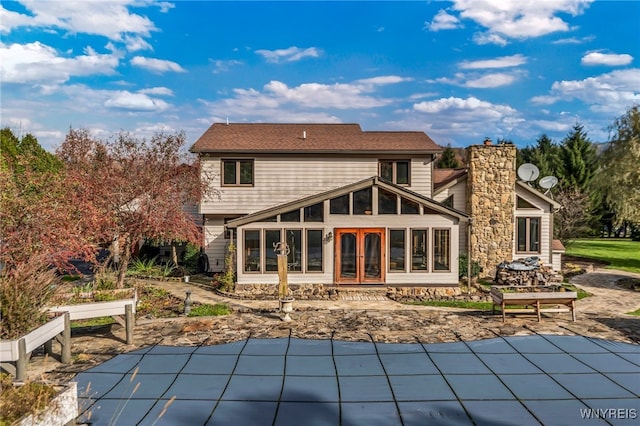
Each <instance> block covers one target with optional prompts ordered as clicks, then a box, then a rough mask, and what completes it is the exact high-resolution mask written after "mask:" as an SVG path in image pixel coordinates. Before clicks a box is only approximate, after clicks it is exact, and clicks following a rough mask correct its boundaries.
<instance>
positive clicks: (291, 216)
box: [280, 209, 300, 222]
mask: <svg viewBox="0 0 640 426" xmlns="http://www.w3.org/2000/svg"><path fill="white" fill-rule="evenodd" d="M280 222H300V209H297V210H292V211H290V212H286V213H282V214H281V215H280Z"/></svg>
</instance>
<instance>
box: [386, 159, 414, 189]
mask: <svg viewBox="0 0 640 426" xmlns="http://www.w3.org/2000/svg"><path fill="white" fill-rule="evenodd" d="M379 168H380V177H381V178H382V179H384V180H387V181H389V182H393V183H395V184H398V185H409V161H408V160H402V161H393V160H381V161H380V162H379Z"/></svg>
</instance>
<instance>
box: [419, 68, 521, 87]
mask: <svg viewBox="0 0 640 426" xmlns="http://www.w3.org/2000/svg"><path fill="white" fill-rule="evenodd" d="M522 74H523V73H522V72H519V71H512V72H501V73H488V74H479V73H471V74H465V73H461V72H459V73H456V74H454V77H453V78H450V77H440V78H437V79H435V80H427V83H439V84H451V85H454V86H460V87H469V88H473V89H489V88H495V87H501V86H508V85H510V84H512V83H513V82H515V81H516V80H518V78H519V77H520V76H521V75H522Z"/></svg>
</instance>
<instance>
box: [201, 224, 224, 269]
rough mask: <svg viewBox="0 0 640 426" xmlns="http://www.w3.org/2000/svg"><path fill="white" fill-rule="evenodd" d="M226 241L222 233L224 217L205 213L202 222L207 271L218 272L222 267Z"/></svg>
mask: <svg viewBox="0 0 640 426" xmlns="http://www.w3.org/2000/svg"><path fill="white" fill-rule="evenodd" d="M228 242H229V240H227V239H225V235H224V218H223V217H221V216H214V215H207V216H206V217H205V224H204V247H205V253H206V255H207V257H208V258H209V271H211V272H220V271H222V270H223V269H224V254H225V249H226V246H227V243H228Z"/></svg>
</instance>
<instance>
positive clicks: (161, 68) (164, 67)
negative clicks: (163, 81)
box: [131, 56, 187, 73]
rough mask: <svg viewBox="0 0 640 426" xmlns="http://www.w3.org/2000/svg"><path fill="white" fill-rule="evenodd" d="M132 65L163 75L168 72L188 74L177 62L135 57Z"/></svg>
mask: <svg viewBox="0 0 640 426" xmlns="http://www.w3.org/2000/svg"><path fill="white" fill-rule="evenodd" d="M131 65H134V66H136V67H140V68H144V69H147V70H149V71H153V72H157V73H163V72H167V71H172V72H187V71H186V70H185V69H184V68H182V67H181V66H180V65H179V64H178V63H176V62H173V61H167V60H164V59H155V58H145V57H143V56H135V57H134V58H133V59H131Z"/></svg>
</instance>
